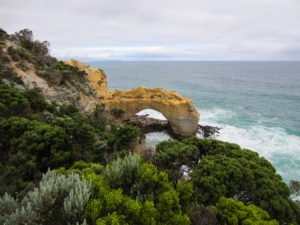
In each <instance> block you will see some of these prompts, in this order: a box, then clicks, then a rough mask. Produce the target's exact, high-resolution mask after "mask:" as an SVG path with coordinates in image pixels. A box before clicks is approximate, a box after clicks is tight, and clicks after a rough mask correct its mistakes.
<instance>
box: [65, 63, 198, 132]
mask: <svg viewBox="0 0 300 225" xmlns="http://www.w3.org/2000/svg"><path fill="white" fill-rule="evenodd" d="M65 63H67V64H69V65H72V66H77V67H78V68H79V69H80V70H84V71H85V72H86V73H87V79H88V80H89V81H90V83H91V86H92V87H93V88H94V89H95V91H96V92H97V96H98V97H99V98H101V100H102V103H104V104H105V105H106V108H107V109H108V110H109V109H113V108H120V109H122V110H124V112H125V113H124V114H123V115H122V119H123V120H128V119H129V118H130V117H132V116H134V115H135V114H136V113H138V112H140V111H141V110H143V109H154V110H157V111H159V112H161V113H162V114H163V115H164V116H165V117H166V118H167V120H168V121H169V125H170V127H171V129H172V132H173V133H174V134H175V135H176V136H178V137H181V138H184V137H190V136H192V135H195V133H196V131H197V126H198V121H199V113H198V111H197V110H196V109H195V107H194V104H193V102H192V100H191V99H189V98H187V97H182V96H181V95H180V94H178V93H177V92H175V91H167V90H163V89H161V88H153V89H148V88H144V87H139V88H136V89H131V90H128V91H119V90H114V91H111V92H107V80H106V74H105V73H104V72H103V71H101V70H98V69H94V68H90V67H89V66H88V65H86V64H84V63H81V62H79V61H77V60H66V61H65Z"/></svg>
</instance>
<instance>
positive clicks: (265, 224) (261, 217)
mask: <svg viewBox="0 0 300 225" xmlns="http://www.w3.org/2000/svg"><path fill="white" fill-rule="evenodd" d="M213 211H215V212H216V213H217V217H218V219H219V220H220V223H222V224H228V225H236V224H243V225H251V224H261V225H279V223H278V222H277V221H276V220H270V216H269V214H268V213H267V212H266V211H264V210H262V209H261V208H259V207H257V206H255V205H249V206H245V205H244V204H243V203H242V202H238V201H235V200H234V199H232V198H225V197H221V198H220V200H219V201H218V203H217V204H216V206H215V207H213Z"/></svg>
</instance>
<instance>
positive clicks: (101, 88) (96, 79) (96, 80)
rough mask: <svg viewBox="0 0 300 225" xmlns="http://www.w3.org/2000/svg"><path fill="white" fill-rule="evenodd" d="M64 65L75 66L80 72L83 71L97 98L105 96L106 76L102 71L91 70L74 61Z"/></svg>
mask: <svg viewBox="0 0 300 225" xmlns="http://www.w3.org/2000/svg"><path fill="white" fill-rule="evenodd" d="M64 62H65V63H66V64H69V65H71V66H76V67H78V68H79V69H80V70H83V71H85V72H86V73H87V79H88V80H89V82H90V83H91V85H92V87H93V88H94V89H95V91H96V92H97V96H98V97H99V98H101V99H102V98H103V97H104V96H106V94H107V81H106V74H105V73H104V71H103V70H99V69H95V68H91V67H90V66H89V65H87V64H84V63H82V62H79V61H77V60H74V59H69V60H65V61H64Z"/></svg>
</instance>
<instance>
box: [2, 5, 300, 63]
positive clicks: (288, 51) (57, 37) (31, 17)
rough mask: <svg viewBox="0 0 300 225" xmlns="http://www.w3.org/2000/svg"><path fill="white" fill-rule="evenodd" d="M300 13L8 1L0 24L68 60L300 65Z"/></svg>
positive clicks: (292, 9) (281, 8) (295, 9)
mask: <svg viewBox="0 0 300 225" xmlns="http://www.w3.org/2000/svg"><path fill="white" fill-rule="evenodd" d="M299 12H300V2H299V1H296V0H228V1H218V0H211V1H204V0H202V1H201V0H200V1H199V0H198V1H196V0H186V1H180V0H172V1H171V0H164V1H161V0H152V1H144V0H139V1H138V0H127V1H122V0H110V1H108V0H87V1H81V0H51V1H49V0H48V1H46V0H26V1H21V0H1V8H0V27H2V28H4V29H5V30H7V31H8V32H10V33H12V32H14V31H17V30H20V29H22V28H26V27H27V28H29V29H32V30H33V32H34V34H35V36H36V37H38V38H39V39H40V40H48V41H49V42H50V43H51V50H52V53H53V54H54V55H55V56H57V57H63V58H67V57H73V58H76V57H77V58H92V59H125V60H126V59H131V60H132V59H134V60H139V59H141V60H143V59H145V58H147V59H149V60H150V59H152V60H157V59H160V58H162V59H168V58H169V59H178V60H213V59H217V60H222V59H223V60H255V59H257V60H300V57H299V55H298V54H295V53H294V52H295V51H296V50H295V51H293V49H299V45H300V41H299V40H300V32H299V25H300V24H299V21H300V13H299ZM154 49H155V52H151V51H153V50H154ZM296 52H297V51H296Z"/></svg>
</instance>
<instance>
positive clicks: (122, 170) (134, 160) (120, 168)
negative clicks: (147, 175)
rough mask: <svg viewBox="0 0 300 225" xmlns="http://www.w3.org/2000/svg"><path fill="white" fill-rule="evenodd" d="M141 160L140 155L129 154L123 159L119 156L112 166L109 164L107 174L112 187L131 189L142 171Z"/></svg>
mask: <svg viewBox="0 0 300 225" xmlns="http://www.w3.org/2000/svg"><path fill="white" fill-rule="evenodd" d="M140 160H141V157H140V156H139V155H136V154H134V155H132V154H129V155H128V156H125V157H124V158H123V159H122V158H119V157H118V158H117V159H116V160H115V161H113V162H112V165H111V166H107V167H106V169H105V175H106V178H107V179H108V181H109V183H110V185H111V187H113V188H119V187H122V188H123V190H124V191H125V192H126V189H127V188H129V190H130V188H131V185H132V183H133V182H135V179H136V178H137V176H138V174H139V172H140Z"/></svg>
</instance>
